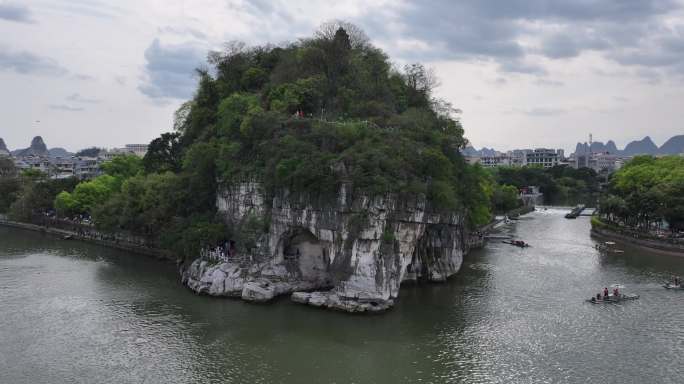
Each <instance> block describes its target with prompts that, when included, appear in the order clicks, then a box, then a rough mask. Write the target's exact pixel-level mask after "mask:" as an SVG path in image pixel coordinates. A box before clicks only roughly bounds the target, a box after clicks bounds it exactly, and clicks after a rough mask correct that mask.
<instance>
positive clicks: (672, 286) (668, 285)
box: [663, 282, 684, 291]
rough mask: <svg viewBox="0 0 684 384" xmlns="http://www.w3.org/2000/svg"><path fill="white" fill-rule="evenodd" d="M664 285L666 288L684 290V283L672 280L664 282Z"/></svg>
mask: <svg viewBox="0 0 684 384" xmlns="http://www.w3.org/2000/svg"><path fill="white" fill-rule="evenodd" d="M663 287H664V288H665V289H674V290H678V289H679V290H683V291H684V285H682V284H675V283H672V282H669V283H665V284H663Z"/></svg>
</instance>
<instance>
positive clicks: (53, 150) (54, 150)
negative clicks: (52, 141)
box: [48, 147, 74, 157]
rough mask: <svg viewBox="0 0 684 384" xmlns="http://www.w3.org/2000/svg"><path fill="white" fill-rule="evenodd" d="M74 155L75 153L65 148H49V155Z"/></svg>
mask: <svg viewBox="0 0 684 384" xmlns="http://www.w3.org/2000/svg"><path fill="white" fill-rule="evenodd" d="M73 155H74V154H73V153H71V152H69V151H67V150H66V149H64V148H59V147H57V148H50V149H49V150H48V156H50V157H71V156H73Z"/></svg>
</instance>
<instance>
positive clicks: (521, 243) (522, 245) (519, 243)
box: [502, 240, 530, 248]
mask: <svg viewBox="0 0 684 384" xmlns="http://www.w3.org/2000/svg"><path fill="white" fill-rule="evenodd" d="M502 243H504V244H510V245H515V246H516V247H520V248H527V247H529V246H530V245H529V244H527V243H526V242H524V241H522V240H504V241H502Z"/></svg>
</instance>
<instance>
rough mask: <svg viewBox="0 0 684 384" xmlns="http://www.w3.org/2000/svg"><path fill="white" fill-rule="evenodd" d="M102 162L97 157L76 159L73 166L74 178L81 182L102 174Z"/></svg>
mask: <svg viewBox="0 0 684 384" xmlns="http://www.w3.org/2000/svg"><path fill="white" fill-rule="evenodd" d="M102 162H103V159H102V158H99V157H77V158H76V161H75V166H74V176H76V177H78V178H79V179H81V180H87V179H92V178H94V177H97V176H100V175H101V174H102V170H101V169H100V164H102Z"/></svg>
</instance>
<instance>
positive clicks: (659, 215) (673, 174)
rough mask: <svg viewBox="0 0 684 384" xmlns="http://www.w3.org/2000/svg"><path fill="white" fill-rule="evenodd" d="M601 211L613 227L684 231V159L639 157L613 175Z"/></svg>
mask: <svg viewBox="0 0 684 384" xmlns="http://www.w3.org/2000/svg"><path fill="white" fill-rule="evenodd" d="M600 210H601V215H602V217H603V218H604V219H605V220H607V221H609V222H611V223H612V224H618V225H623V226H627V227H631V228H634V229H638V230H642V231H646V230H648V229H649V228H651V227H654V226H655V227H660V226H661V225H662V224H664V223H668V224H669V227H670V229H671V230H672V231H673V232H676V231H682V230H684V158H682V157H679V156H668V157H662V158H654V157H651V156H638V157H635V158H634V159H632V160H631V161H630V162H629V163H627V164H626V165H625V166H624V167H623V168H622V169H620V170H619V171H618V172H616V173H615V174H614V175H613V177H612V179H611V181H610V186H609V190H608V192H607V193H606V194H605V195H604V196H603V197H602V198H601V204H600Z"/></svg>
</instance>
